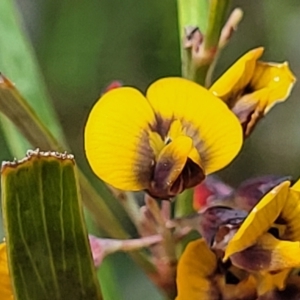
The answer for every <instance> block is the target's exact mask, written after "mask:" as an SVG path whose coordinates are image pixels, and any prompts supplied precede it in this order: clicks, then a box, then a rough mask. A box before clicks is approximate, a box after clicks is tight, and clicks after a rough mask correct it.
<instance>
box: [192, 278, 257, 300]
mask: <svg viewBox="0 0 300 300" xmlns="http://www.w3.org/2000/svg"><path fill="white" fill-rule="evenodd" d="M216 281H217V284H218V287H219V289H220V290H221V294H222V298H221V299H226V300H237V299H256V284H257V283H256V280H255V278H254V277H253V276H252V275H249V276H248V277H247V278H245V279H243V280H241V281H240V282H239V283H237V284H227V283H226V281H225V278H224V276H218V277H217V278H216ZM199 299H200V298H199ZM219 299H220V298H219ZM195 300H196V299H195ZM197 300H198V299H197Z"/></svg>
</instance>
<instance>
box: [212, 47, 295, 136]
mask: <svg viewBox="0 0 300 300" xmlns="http://www.w3.org/2000/svg"><path fill="white" fill-rule="evenodd" d="M262 53H263V48H256V49H253V50H251V51H249V52H247V53H246V54H245V55H244V56H242V57H241V58H240V59H239V60H238V61H237V62H235V63H234V64H233V65H232V66H231V67H230V68H229V69H228V70H227V71H226V72H225V73H224V74H223V75H222V76H221V77H220V78H219V79H218V80H217V81H216V82H215V83H214V84H213V85H212V87H211V88H210V91H211V92H212V93H213V94H214V95H216V96H217V97H219V98H221V99H222V100H223V101H224V102H225V103H226V104H227V105H228V106H229V108H230V109H232V111H233V112H234V113H235V114H236V115H237V116H238V118H239V119H240V122H241V124H242V126H243V128H244V134H245V136H248V135H249V134H250V133H251V131H252V129H253V128H254V126H255V124H256V123H257V121H258V120H259V119H260V118H261V117H263V116H264V115H265V114H266V113H267V112H268V111H269V110H270V109H271V108H272V107H273V106H274V105H275V104H276V103H277V102H281V101H284V100H285V99H286V98H287V97H288V96H289V94H290V92H291V89H292V87H293V84H294V82H295V77H294V75H293V74H292V72H291V71H290V69H289V66H288V63H287V62H284V63H266V62H261V61H258V59H259V58H260V57H261V55H262Z"/></svg>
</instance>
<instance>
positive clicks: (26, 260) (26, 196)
mask: <svg viewBox="0 0 300 300" xmlns="http://www.w3.org/2000/svg"><path fill="white" fill-rule="evenodd" d="M76 177H77V176H76V174H75V169H74V160H73V159H72V158H71V157H68V156H66V155H65V156H64V155H63V156H61V155H60V156H57V155H54V154H53V155H49V154H43V153H38V152H37V153H33V154H31V155H29V156H28V157H27V158H26V159H24V160H23V161H21V162H20V163H15V162H13V163H6V164H4V165H3V167H2V177H1V178H2V182H1V185H2V201H3V214H4V219H5V224H4V225H5V229H6V242H7V248H8V255H9V263H10V270H11V276H12V277H11V278H12V282H13V286H14V291H15V299H22V300H23V299H28V300H29V299H30V300H33V299H39V300H41V299H57V300H59V299H74V300H75V299H78V300H79V299H91V300H92V299H95V300H96V299H101V295H100V290H99V286H98V281H97V277H96V273H95V270H94V266H93V261H92V257H91V252H90V247H89V242H88V237H87V232H86V229H85V222H84V219H83V213H82V203H81V199H80V196H79V193H78V192H79V187H78V180H77V178H76Z"/></svg>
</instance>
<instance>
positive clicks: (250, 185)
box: [235, 175, 292, 211]
mask: <svg viewBox="0 0 300 300" xmlns="http://www.w3.org/2000/svg"><path fill="white" fill-rule="evenodd" d="M291 179H292V178H291V177H290V176H276V175H267V176H261V177H257V178H253V179H249V180H246V181H244V182H243V183H242V184H241V185H240V186H239V187H238V188H237V190H236V192H235V197H236V202H237V204H238V206H239V207H242V208H244V209H246V210H247V211H249V210H251V209H252V208H253V207H254V206H255V205H256V204H257V203H258V202H259V201H260V200H261V199H262V198H263V197H264V196H265V195H266V194H267V193H268V192H270V191H271V190H272V189H273V188H274V187H276V186H277V185H279V184H280V183H282V182H284V181H287V180H289V181H290V180H291Z"/></svg>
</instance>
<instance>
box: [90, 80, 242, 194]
mask: <svg viewBox="0 0 300 300" xmlns="http://www.w3.org/2000/svg"><path fill="white" fill-rule="evenodd" d="M241 145H242V130H241V126H240V124H239V122H238V120H237V118H236V117H235V116H234V114H232V112H231V111H230V110H229V109H228V108H227V106H226V105H225V104H224V103H223V102H222V101H221V100H220V99H218V98H217V97H215V96H214V95H212V94H211V93H210V92H209V91H208V90H206V89H205V88H203V87H201V86H199V85H198V84H196V83H194V82H191V81H189V80H186V79H183V78H176V77H172V78H163V79H160V80H157V81H156V82H154V83H153V84H152V85H151V86H150V87H149V88H148V90H147V93H146V96H144V95H143V94H142V93H141V92H139V91H138V90H136V89H134V88H131V87H120V88H117V89H113V90H111V91H109V92H107V93H106V94H104V95H103V96H102V97H101V98H100V99H99V101H98V102H97V103H96V104H95V105H94V107H93V108H92V110H91V112H90V115H89V117H88V120H87V123H86V127H85V152H86V156H87V159H88V161H89V163H90V165H91V167H92V169H93V171H94V172H95V173H96V175H98V176H99V177H100V178H101V179H102V180H104V181H105V182H106V183H108V184H110V185H112V186H114V187H115V188H118V189H121V190H130V191H140V190H145V191H147V192H148V193H149V194H150V195H152V196H153V197H156V198H160V199H166V198H171V197H173V196H175V195H177V194H178V193H181V192H182V191H183V190H184V189H185V188H190V187H193V186H195V185H196V184H198V183H199V182H201V181H202V180H203V179H204V177H205V175H206V174H209V173H212V172H215V171H217V170H219V169H221V168H223V167H225V166H226V165H227V164H228V163H230V162H231V160H232V159H233V158H234V157H235V156H236V155H237V153H238V152H239V150H240V148H241Z"/></svg>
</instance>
